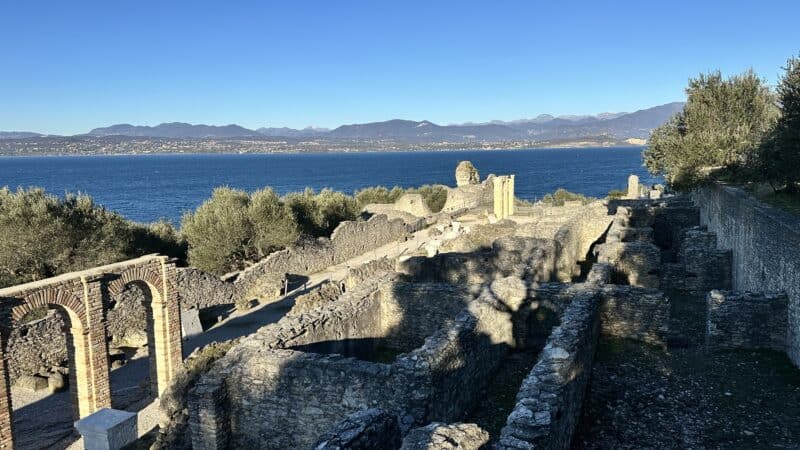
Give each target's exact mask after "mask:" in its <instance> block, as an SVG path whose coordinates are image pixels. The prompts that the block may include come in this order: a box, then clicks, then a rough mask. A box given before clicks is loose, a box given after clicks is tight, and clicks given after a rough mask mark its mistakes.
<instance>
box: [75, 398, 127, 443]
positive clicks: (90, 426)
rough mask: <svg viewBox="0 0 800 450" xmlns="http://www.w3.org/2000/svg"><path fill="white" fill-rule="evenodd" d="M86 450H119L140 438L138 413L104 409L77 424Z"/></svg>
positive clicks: (76, 426)
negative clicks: (137, 424) (137, 422)
mask: <svg viewBox="0 0 800 450" xmlns="http://www.w3.org/2000/svg"><path fill="white" fill-rule="evenodd" d="M75 428H77V430H78V431H79V432H80V433H81V436H83V446H84V448H85V449H86V450H117V449H120V448H122V447H124V446H126V445H128V444H130V443H132V442H133V441H135V440H136V439H137V437H138V433H137V427H136V413H132V412H127V411H120V410H118V409H111V408H103V409H101V410H99V411H97V412H96V413H94V414H91V415H89V416H86V417H84V418H83V419H81V420H78V421H77V422H75Z"/></svg>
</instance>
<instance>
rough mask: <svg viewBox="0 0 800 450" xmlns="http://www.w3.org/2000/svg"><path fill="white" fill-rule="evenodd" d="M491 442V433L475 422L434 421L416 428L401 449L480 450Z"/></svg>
mask: <svg viewBox="0 0 800 450" xmlns="http://www.w3.org/2000/svg"><path fill="white" fill-rule="evenodd" d="M488 443H489V433H487V432H486V431H485V430H483V429H481V427H479V426H477V425H475V424H474V423H453V424H445V423H441V422H434V423H431V424H429V425H426V426H424V427H419V428H414V429H413V430H411V431H410V432H409V433H408V434H407V435H406V437H405V438H404V439H403V446H402V447H400V448H401V450H451V449H452V450H479V449H481V448H485V447H484V446H485V445H486V444H488Z"/></svg>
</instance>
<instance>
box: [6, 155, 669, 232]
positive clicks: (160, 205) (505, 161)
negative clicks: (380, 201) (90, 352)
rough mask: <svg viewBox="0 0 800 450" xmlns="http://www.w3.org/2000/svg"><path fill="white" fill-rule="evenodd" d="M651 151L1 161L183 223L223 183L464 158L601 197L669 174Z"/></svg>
mask: <svg viewBox="0 0 800 450" xmlns="http://www.w3.org/2000/svg"><path fill="white" fill-rule="evenodd" d="M641 151H642V149H641V148H630V147H625V148H580V149H577V148H576V149H533V150H492V151H486V150H481V151H457V152H455V151H454V152H402V153H315V154H266V155H251V154H247V155H218V154H212V155H208V154H202V155H201V154H181V155H136V156H133V155H132V156H85V157H82V156H77V157H76V156H64V157H55V156H53V157H0V186H10V187H11V188H17V187H30V186H40V187H43V188H45V189H46V190H47V191H49V192H51V193H54V194H57V195H62V194H64V193H65V192H83V193H87V194H89V195H91V196H92V197H94V199H95V201H96V202H98V203H100V204H102V205H104V206H106V207H107V208H109V209H111V210H114V211H118V212H119V213H121V214H123V215H124V216H125V217H128V218H130V219H133V220H136V221H140V222H151V221H154V220H156V219H158V218H161V217H164V218H167V219H171V220H172V221H174V222H175V223H179V222H180V217H181V215H182V214H183V213H184V212H185V211H187V210H192V209H194V208H196V207H197V206H198V205H199V204H200V203H202V202H203V200H205V199H207V198H208V197H209V196H210V195H211V191H212V190H213V189H214V188H215V187H217V186H223V185H226V186H231V187H236V188H239V189H244V190H247V191H253V190H257V189H260V188H262V187H265V186H272V187H273V188H274V189H275V190H276V191H277V192H278V193H280V194H285V193H287V192H292V191H300V190H303V189H304V188H305V187H306V186H310V187H312V188H314V189H317V190H319V189H322V188H324V187H330V188H333V189H335V190H340V191H344V192H347V193H352V192H353V191H355V190H357V189H360V188H363V187H367V186H376V185H384V186H387V187H391V186H395V185H398V186H402V187H412V186H419V185H422V184H433V183H440V184H446V185H450V186H453V185H455V177H454V171H455V167H456V164H458V162H459V161H462V160H470V161H472V162H473V163H474V164H475V166H476V167H477V168H478V170H479V172H480V175H481V178H484V177H485V176H486V175H488V174H490V173H495V174H511V173H513V174H516V175H517V178H516V183H515V184H516V195H517V197H520V198H524V199H528V200H536V199H538V198H541V197H542V196H543V195H545V194H547V193H549V192H553V191H554V190H556V189H557V188H559V187H563V188H566V189H568V190H570V191H573V192H580V193H582V194H586V195H591V196H605V195H606V194H607V193H608V191H610V190H611V189H623V188H624V186H625V184H626V182H627V177H628V175H629V174H631V173H635V174H637V175H639V176H640V177H641V178H642V182H644V183H648V184H653V183H657V182H660V180H659V179H657V178H655V177H652V176H650V175H649V174H648V173H647V171H646V170H645V169H644V168H643V167H642V158H641Z"/></svg>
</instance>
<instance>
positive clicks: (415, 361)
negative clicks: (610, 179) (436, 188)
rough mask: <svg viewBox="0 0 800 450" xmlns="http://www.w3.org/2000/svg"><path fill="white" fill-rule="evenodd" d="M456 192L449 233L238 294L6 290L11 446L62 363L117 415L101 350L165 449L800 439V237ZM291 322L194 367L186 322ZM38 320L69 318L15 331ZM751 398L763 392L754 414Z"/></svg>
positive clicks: (350, 252)
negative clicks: (17, 392)
mask: <svg viewBox="0 0 800 450" xmlns="http://www.w3.org/2000/svg"><path fill="white" fill-rule="evenodd" d="M455 175H456V176H455V184H456V187H449V188H448V196H447V200H446V203H445V206H444V208H443V210H442V212H440V213H436V214H433V213H431V212H430V210H429V209H427V206H425V204H424V201H423V199H422V198H421V197H420V196H419V195H416V194H414V195H406V196H403V197H401V198H400V199H398V200H397V201H396V202H395V203H393V204H385V205H368V206H367V207H366V208H365V215H366V216H369V217H365V219H364V220H359V221H353V222H343V223H342V224H341V225H340V226H339V227H338V228H337V229H336V230H335V231H334V232H333V234H332V235H331V236H330V237H329V238H321V239H318V240H315V241H300V242H298V243H297V244H295V245H293V246H291V247H289V248H287V249H284V250H281V251H278V252H275V253H273V254H271V255H269V256H268V257H267V258H265V259H264V260H262V261H260V262H258V263H257V264H255V265H253V266H251V267H248V268H247V269H245V270H243V271H241V272H238V273H234V274H229V275H227V276H225V277H221V278H220V277H215V276H212V275H209V274H206V273H204V272H202V271H199V270H197V269H193V268H185V267H176V265H175V262H174V261H170V260H168V259H166V258H164V257H160V256H149V257H145V258H140V259H138V260H133V261H129V262H125V263H120V264H116V265H111V266H105V267H100V268H96V269H92V270H90V271H85V272H80V273H74V274H67V275H64V276H61V277H57V278H55V279H50V280H42V281H40V282H36V283H30V284H28V285H21V286H17V287H13V288H8V289H3V290H0V297H2V301H3V306H4V308H3V311H4V322H3V324H4V326H3V328H2V329H3V334H2V343H3V356H4V358H3V363H2V364H3V365H2V366H0V367H1V368H2V369H3V373H4V381H5V383H4V384H2V387H3V390H2V392H3V396H2V397H0V438H1V439H2V442H1V444H2V445H5V446H6V447H10V446H11V445H12V442H13V438H14V434H13V433H14V431H13V421H12V420H11V419H12V414H11V393H10V389H9V386H10V385H11V384H10V383H22V382H23V381H25V382H28V381H31V379H30V377H37V376H38V377H42V376H43V374H42V373H41V369H40V368H41V367H44V368H46V369H50V368H54V367H55V368H57V367H59V366H63V365H67V364H68V365H69V367H68V369H67V370H64V373H67V374H68V376H69V382H68V385H69V389H70V390H71V392H73V396H74V397H75V399H76V403H75V404H76V416H75V417H76V418H78V417H84V416H86V415H88V414H91V413H93V412H94V411H96V410H98V409H99V408H102V407H108V406H111V398H110V395H111V394H110V392H109V383H108V374H109V370H110V369H111V362H110V358H109V355H108V354H109V349H110V348H112V347H114V346H124V345H137V346H147V347H148V355H149V357H150V358H151V360H152V363H151V365H150V370H151V372H152V374H151V377H150V379H151V380H152V384H153V385H154V386H155V388H154V392H155V394H156V395H159V394H160V395H161V398H160V400H161V405H162V411H164V414H165V418H164V419H163V420H162V424H161V427H162V428H161V430H160V431H159V433H158V439H157V440H156V443H157V448H195V449H224V448H237V449H238V448H243V449H244V448H259V449H261V448H268V449H289V448H292V449H294V448H309V449H367V448H381V449H401V448H402V449H449V448H463V449H478V448H495V449H509V450H510V449H531V448H553V449H555V448H558V449H566V448H618V447H628V448H639V447H696V448H717V447H728V446H733V447H747V448H755V447H760V446H786V445H790V444H791V443H792V442H796V439H800V430H798V429H797V427H792V426H789V427H788V428H787V427H784V429H783V432H782V433H778V432H776V431H775V428H770V427H774V423H776V422H781V421H782V420H784V418H781V419H779V418H777V415H780V414H783V415H784V416H785V418H786V419H787V420H794V421H797V419H800V411H797V410H796V409H792V406H791V405H793V404H794V403H797V402H800V394H798V390H797V389H795V388H794V384H793V383H794V382H793V381H792V382H787V381H786V380H787V379H788V378H787V377H789V378H791V377H794V376H796V373H795V372H796V370H797V369H796V368H795V367H793V366H792V365H791V363H788V362H789V361H790V359H791V361H795V365H796V364H797V359H798V356H797V354H798V350H797V347H798V345H797V341H798V339H797V338H796V336H797V334H798V333H797V328H798V326H800V325H798V323H797V319H796V317H795V316H796V315H797V314H796V313H797V311H798V310H800V309H798V306H797V305H798V302H800V297H798V295H797V294H798V292H799V291H798V289H797V284H798V283H797V276H796V275H797V273H800V268H798V267H797V261H798V258H797V256H796V253H797V250H798V249H800V240H798V236H797V230H798V229H800V226H798V221H797V220H796V219H792V218H787V217H785V216H782V215H775V214H774V213H773V212H772V211H771V210H764V209H762V207H761V206H759V205H757V204H755V203H751V202H750V200H749V199H747V198H746V195H745V194H743V193H742V192H740V191H737V190H735V189H733V188H729V187H723V186H709V187H706V188H703V189H701V190H699V191H696V192H695V193H694V194H693V195H683V196H678V195H671V194H668V192H667V191H666V190H665V189H664V188H663V187H660V186H655V187H653V188H648V187H646V186H644V185H642V184H640V183H639V180H638V178H636V177H635V176H632V177H631V179H630V180H629V185H628V189H627V195H626V196H625V198H622V199H618V200H605V201H600V200H595V201H588V202H567V203H566V204H564V205H563V206H552V205H546V204H542V203H536V204H530V203H527V202H521V201H519V200H518V199H516V197H515V196H514V180H515V176H514V175H500V176H496V175H488V176H487V177H486V178H484V179H483V180H482V179H481V177H480V174H479V172H478V170H477V169H476V168H475V167H474V166H473V165H472V164H471V163H469V162H462V163H461V164H459V166H458V168H457V170H456V174H455ZM793 220H794V221H793ZM795 269H797V270H795ZM775 274H778V277H776V275H775ZM278 303H281V304H283V303H285V304H286V305H285V307H283V309H282V310H281V313H280V316H279V317H278V318H276V319H275V320H271V321H269V322H266V323H264V324H263V325H260V326H259V327H258V328H257V329H255V332H247V333H244V334H243V335H241V336H237V337H236V338H235V339H230V340H228V341H226V342H218V343H216V344H212V345H209V346H207V347H197V348H196V349H195V350H193V351H192V352H191V355H187V353H189V352H188V351H182V350H183V349H184V348H186V347H187V346H188V345H190V344H191V343H192V342H193V341H192V338H190V337H189V336H185V337H184V340H182V339H181V323H182V321H181V317H182V316H183V317H185V318H188V317H200V319H201V322H202V328H203V330H205V331H206V332H209V330H210V331H213V330H218V329H220V328H224V327H225V326H226V323H227V322H226V317H227V316H226V314H232V315H235V317H248V314H251V313H250V312H249V311H250V309H249V308H253V311H257V310H258V308H261V307H263V306H264V305H272V304H278ZM43 305H49V306H51V307H54V308H55V309H56V310H57V311H56V312H53V311H51V312H48V313H46V314H44V315H43V316H41V317H38V316H37V317H38V318H37V319H35V320H21V319H23V317H25V316H26V314H28V313H30V311H33V310H35V309H36V308H37V307H41V306H43ZM259 305H260V306H259ZM59 311H61V312H63V314H62V313H61V312H59ZM252 314H254V315H255V314H258V312H255V313H252ZM234 320H235V319H234ZM21 322H24V323H21ZM65 326H66V327H68V329H69V333H67V334H65V333H63V332H62V331H61V330H62V328H63V327H65ZM186 326H188V324H187V325H186ZM203 330H200V331H199V333H200V335H199V336H200V337H202V336H203V334H204V333H202V331H203ZM184 332H185V330H184ZM203 342H206V341H203ZM45 343H49V344H50V345H45ZM220 348H223V349H224V351H220V350H219V349H220ZM215 352H216V353H215ZM187 357H188V359H187ZM204 358H205V359H204ZM184 360H185V361H184ZM182 361H184V362H183V363H182ZM769 364H773V365H775V364H777V366H774V367H773V366H770V365H769ZM753 367H757V369H751V368H753ZM775 367H779V368H780V370H778V369H776V368H775ZM52 370H55V369H52ZM737 371H738V372H737ZM787 374H789V375H787ZM737 377H738V378H741V379H742V380H747V382H748V383H749V384H751V385H752V384H755V383H754V382H753V380H758V381H759V382H763V383H761V384H763V386H764V387H763V389H762V390H761V391H747V392H741V393H740V392H738V391H737V389H738V390H739V391H742V390H743V389H744V388H742V385H741V384H740V383H744V381H740V380H739V379H738V378H737ZM748 377H750V378H748ZM33 381H36V380H35V379H33ZM40 381H41V380H40ZM165 389H166V390H165ZM717 391H719V392H717ZM729 391H730V392H729ZM754 392H755V393H754ZM751 396H752V397H753V398H756V400H757V401H753V402H750V403H747V404H748V405H751V403H752V404H753V405H755V406H748V407H749V408H752V410H753V411H754V412H753V414H748V413H746V412H743V410H742V408H741V405H742V404H743V402H745V401H747V402H749V401H750V400H751V399H750V398H749V397H751ZM728 397H731V398H733V399H735V400H736V401H734V402H731V401H729V400H726V399H727V398H728ZM693 399H694V400H693ZM745 399H747V400H745ZM693 401H694V402H695V403H697V404H698V405H700V406H698V407H695V406H694V403H693ZM781 423H782V422H781ZM759 427H760V428H759ZM713 430H723V431H722V432H720V435H719V436H717V435H714V433H712V431H713ZM753 430H755V431H753ZM758 430H761V432H758ZM745 431H746V432H745ZM158 445H160V446H161V447H158Z"/></svg>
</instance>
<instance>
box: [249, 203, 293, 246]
mask: <svg viewBox="0 0 800 450" xmlns="http://www.w3.org/2000/svg"><path fill="white" fill-rule="evenodd" d="M248 213H249V217H250V222H251V224H252V226H253V246H254V247H255V254H256V257H257V258H258V259H261V258H264V257H265V256H267V255H269V254H270V253H272V252H274V251H276V250H280V249H282V248H285V247H287V246H289V245H291V244H292V243H293V242H294V241H296V240H297V237H298V236H299V231H298V229H297V221H295V218H294V215H293V214H292V210H291V209H290V208H289V206H288V205H286V204H284V203H283V202H282V201H281V199H280V198H279V197H278V196H277V195H276V194H275V192H274V191H273V190H272V189H271V188H266V189H264V190H261V191H258V192H256V193H254V194H253V195H252V197H251V199H250V208H249V211H248Z"/></svg>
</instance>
